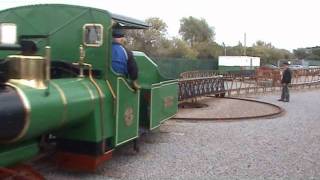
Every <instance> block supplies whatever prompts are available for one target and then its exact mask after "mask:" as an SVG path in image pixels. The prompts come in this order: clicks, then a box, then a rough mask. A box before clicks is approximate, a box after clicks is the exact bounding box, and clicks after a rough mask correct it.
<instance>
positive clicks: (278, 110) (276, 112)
mask: <svg viewBox="0 0 320 180" xmlns="http://www.w3.org/2000/svg"><path fill="white" fill-rule="evenodd" d="M208 97H215V96H208ZM225 99H234V100H241V101H248V102H253V103H260V104H263V105H266V106H270V107H272V108H273V109H275V110H274V111H272V112H271V113H263V114H255V115H250V116H238V117H217V118H214V117H208V115H206V117H196V118H195V117H174V118H173V119H176V120H195V121H230V120H232V121H234V120H248V119H258V118H267V117H278V116H281V115H282V114H283V113H284V112H285V111H284V109H283V108H281V107H280V106H277V105H274V104H271V103H268V102H263V101H258V100H252V99H244V98H235V97H226V98H225Z"/></svg>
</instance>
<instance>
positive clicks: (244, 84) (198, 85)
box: [179, 67, 320, 101]
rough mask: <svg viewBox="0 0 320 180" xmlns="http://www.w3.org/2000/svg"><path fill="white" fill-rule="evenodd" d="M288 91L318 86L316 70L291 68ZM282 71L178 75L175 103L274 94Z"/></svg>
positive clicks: (267, 69)
mask: <svg viewBox="0 0 320 180" xmlns="http://www.w3.org/2000/svg"><path fill="white" fill-rule="evenodd" d="M291 71H292V77H293V78H292V83H291V88H294V89H298V88H311V87H318V86H319V85H320V67H318V68H304V69H291ZM281 76H282V70H281V69H280V68H279V69H271V68H258V69H256V70H255V71H233V72H223V73H220V72H218V71H189V72H184V73H182V74H181V75H180V80H179V101H185V100H190V99H191V100H196V99H197V98H198V97H202V96H208V95H215V96H216V97H224V96H228V97H231V96H240V95H247V94H255V93H267V92H275V91H278V90H280V89H281Z"/></svg>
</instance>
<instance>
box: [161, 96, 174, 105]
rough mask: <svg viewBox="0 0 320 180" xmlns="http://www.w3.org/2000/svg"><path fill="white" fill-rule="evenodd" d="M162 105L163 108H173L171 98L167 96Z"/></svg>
mask: <svg viewBox="0 0 320 180" xmlns="http://www.w3.org/2000/svg"><path fill="white" fill-rule="evenodd" d="M163 104H164V107H165V108H168V107H171V106H173V97H172V96H167V97H165V98H164V99H163Z"/></svg>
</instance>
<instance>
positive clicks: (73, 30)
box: [0, 4, 111, 77]
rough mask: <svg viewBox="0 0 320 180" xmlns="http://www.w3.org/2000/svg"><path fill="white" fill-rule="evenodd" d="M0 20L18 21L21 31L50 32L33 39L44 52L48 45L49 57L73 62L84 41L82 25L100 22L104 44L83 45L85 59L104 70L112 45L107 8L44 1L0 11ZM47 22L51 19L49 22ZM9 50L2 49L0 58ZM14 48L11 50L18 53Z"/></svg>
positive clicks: (31, 33)
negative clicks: (44, 2)
mask: <svg viewBox="0 0 320 180" xmlns="http://www.w3.org/2000/svg"><path fill="white" fill-rule="evenodd" d="M0 22H11V23H16V24H17V29H18V36H20V35H49V38H48V39H34V41H35V42H36V43H37V46H38V47H39V49H40V51H39V53H38V54H43V52H44V47H45V46H46V45H50V46H51V50H52V59H53V60H63V61H66V62H70V63H72V62H75V61H77V60H78V59H79V46H80V45H81V44H83V26H84V25H85V24H88V23H90V24H92V23H95V24H101V25H102V26H103V27H104V31H103V44H102V46H100V47H87V48H86V62H88V63H90V64H92V65H93V68H94V69H97V70H100V71H101V74H102V76H101V77H104V74H105V72H106V70H107V68H106V67H108V63H109V61H107V60H108V59H110V56H111V55H110V51H109V50H106V49H108V48H107V47H111V16H110V14H109V13H108V12H107V11H104V10H100V9H95V8H89V7H81V6H72V5H59V4H50V5H48V4H46V5H33V6H22V7H17V8H12V9H7V10H4V11H0ZM48 22H50V23H48ZM109 49H110V48H109ZM9 53H10V54H12V52H8V51H1V52H0V59H1V58H5V57H6V56H7V55H8V54H9ZM18 53H19V52H16V53H14V54H18Z"/></svg>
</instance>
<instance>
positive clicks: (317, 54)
mask: <svg viewBox="0 0 320 180" xmlns="http://www.w3.org/2000/svg"><path fill="white" fill-rule="evenodd" d="M293 53H294V55H295V56H296V57H297V58H299V59H311V60H320V47H319V46H316V47H311V48H298V49H295V50H293Z"/></svg>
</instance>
